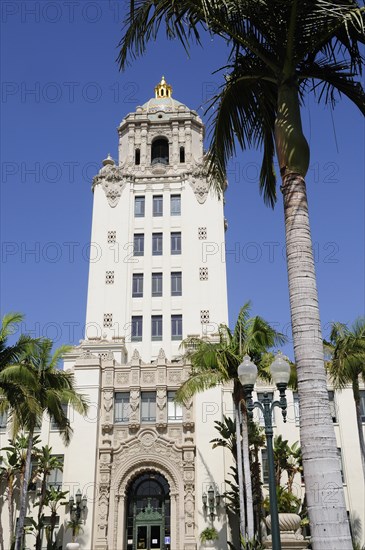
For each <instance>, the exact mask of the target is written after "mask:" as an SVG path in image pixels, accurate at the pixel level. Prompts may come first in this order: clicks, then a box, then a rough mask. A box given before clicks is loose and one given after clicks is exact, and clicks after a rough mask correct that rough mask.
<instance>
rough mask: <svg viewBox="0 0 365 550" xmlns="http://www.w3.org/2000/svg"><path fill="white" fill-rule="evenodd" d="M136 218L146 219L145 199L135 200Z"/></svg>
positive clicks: (137, 198) (136, 198) (138, 198)
mask: <svg viewBox="0 0 365 550" xmlns="http://www.w3.org/2000/svg"><path fill="white" fill-rule="evenodd" d="M134 216H135V218H144V197H135V198H134Z"/></svg>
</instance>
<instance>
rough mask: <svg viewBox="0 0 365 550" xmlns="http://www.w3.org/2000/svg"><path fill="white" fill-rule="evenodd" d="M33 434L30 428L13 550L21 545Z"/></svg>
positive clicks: (16, 549) (18, 548) (19, 548)
mask: <svg viewBox="0 0 365 550" xmlns="http://www.w3.org/2000/svg"><path fill="white" fill-rule="evenodd" d="M33 432H34V429H33V428H31V429H30V430H29V436H28V448H27V458H26V462H25V471H24V479H23V483H22V485H21V487H20V505H19V518H18V523H17V528H16V536H15V548H14V550H21V548H22V543H23V536H24V523H25V516H26V513H27V493H28V483H29V478H30V469H31V464H32V447H33Z"/></svg>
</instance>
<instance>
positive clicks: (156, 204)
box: [152, 195, 163, 216]
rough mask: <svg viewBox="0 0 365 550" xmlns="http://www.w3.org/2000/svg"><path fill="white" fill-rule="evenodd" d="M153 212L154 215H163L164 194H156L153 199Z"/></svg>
mask: <svg viewBox="0 0 365 550" xmlns="http://www.w3.org/2000/svg"><path fill="white" fill-rule="evenodd" d="M152 213H153V215H154V216H162V214H163V197H162V195H154V197H153V201H152Z"/></svg>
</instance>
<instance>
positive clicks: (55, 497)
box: [44, 487, 68, 550]
mask: <svg viewBox="0 0 365 550" xmlns="http://www.w3.org/2000/svg"><path fill="white" fill-rule="evenodd" d="M67 495H68V491H59V490H58V489H56V488H55V487H50V488H49V489H47V491H46V497H45V500H44V505H45V506H48V507H49V509H50V510H51V516H50V522H49V525H47V526H46V528H45V530H46V538H47V550H57V547H58V545H57V541H54V540H53V535H54V531H55V528H56V523H57V516H58V508H59V507H60V506H65V505H66V504H68V502H67V501H66V500H64V499H66V496H67Z"/></svg>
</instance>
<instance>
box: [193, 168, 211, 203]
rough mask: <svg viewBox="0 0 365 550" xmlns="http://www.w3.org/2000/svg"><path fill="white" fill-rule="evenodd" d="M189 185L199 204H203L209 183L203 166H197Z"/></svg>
mask: <svg viewBox="0 0 365 550" xmlns="http://www.w3.org/2000/svg"><path fill="white" fill-rule="evenodd" d="M189 183H190V185H191V187H192V189H193V191H194V193H195V196H196V198H197V200H198V202H199V204H204V203H205V201H206V198H207V196H208V193H209V181H208V179H207V171H206V169H205V168H204V167H203V166H198V167H197V168H196V169H195V170H194V171H193V173H192V174H191V179H190V178H189Z"/></svg>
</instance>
